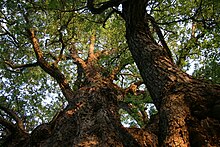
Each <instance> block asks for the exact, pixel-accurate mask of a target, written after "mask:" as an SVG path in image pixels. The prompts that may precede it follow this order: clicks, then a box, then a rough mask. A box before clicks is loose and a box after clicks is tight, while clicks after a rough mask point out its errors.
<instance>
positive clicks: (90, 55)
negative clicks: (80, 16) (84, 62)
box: [88, 34, 96, 62]
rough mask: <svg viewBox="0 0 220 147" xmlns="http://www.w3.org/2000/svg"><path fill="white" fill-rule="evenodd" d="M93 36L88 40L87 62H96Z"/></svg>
mask: <svg viewBox="0 0 220 147" xmlns="http://www.w3.org/2000/svg"><path fill="white" fill-rule="evenodd" d="M95 39H96V37H95V34H93V35H92V36H91V38H90V44H89V57H88V62H91V61H93V60H96V56H95V54H94V49H95Z"/></svg>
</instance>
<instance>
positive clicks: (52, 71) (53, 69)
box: [29, 29, 74, 102]
mask: <svg viewBox="0 0 220 147" xmlns="http://www.w3.org/2000/svg"><path fill="white" fill-rule="evenodd" d="M29 33H30V36H31V41H32V44H33V48H34V52H35V55H36V57H37V61H38V63H39V66H40V67H41V68H42V69H43V70H44V71H45V72H46V73H48V74H49V75H50V76H52V77H53V78H54V79H56V81H57V82H58V84H59V86H60V88H61V90H62V92H63V95H64V96H65V97H66V99H67V101H69V102H70V101H71V100H72V98H73V94H74V93H73V91H72V89H71V88H70V86H69V83H68V81H67V80H66V78H65V76H64V75H63V74H62V73H61V72H60V70H59V69H58V67H57V66H54V65H50V64H49V63H48V62H47V61H45V59H44V56H43V52H42V51H41V49H40V46H39V43H38V39H37V38H36V36H35V32H34V30H33V29H30V30H29Z"/></svg>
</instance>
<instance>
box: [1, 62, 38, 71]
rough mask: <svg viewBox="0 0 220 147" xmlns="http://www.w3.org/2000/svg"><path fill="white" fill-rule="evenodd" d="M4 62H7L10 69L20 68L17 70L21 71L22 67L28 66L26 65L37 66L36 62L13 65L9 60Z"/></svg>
mask: <svg viewBox="0 0 220 147" xmlns="http://www.w3.org/2000/svg"><path fill="white" fill-rule="evenodd" d="M4 63H5V64H7V65H8V66H10V67H11V68H12V69H20V70H19V71H22V70H23V69H25V68H28V67H36V66H38V63H37V62H35V63H29V64H21V65H14V64H12V63H11V62H9V61H4Z"/></svg>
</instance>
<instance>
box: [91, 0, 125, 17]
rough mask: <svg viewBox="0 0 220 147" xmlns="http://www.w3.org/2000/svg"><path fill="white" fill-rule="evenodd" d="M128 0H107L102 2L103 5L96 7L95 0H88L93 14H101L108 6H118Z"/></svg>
mask: <svg viewBox="0 0 220 147" xmlns="http://www.w3.org/2000/svg"><path fill="white" fill-rule="evenodd" d="M125 1H126V0H109V1H107V2H104V3H101V6H100V7H98V8H95V5H94V0H87V7H88V8H89V10H90V11H91V12H92V13H93V14H101V13H102V12H104V11H105V10H106V9H108V8H112V7H116V6H119V5H120V4H122V3H123V2H125Z"/></svg>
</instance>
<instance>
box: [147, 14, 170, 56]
mask: <svg viewBox="0 0 220 147" xmlns="http://www.w3.org/2000/svg"><path fill="white" fill-rule="evenodd" d="M147 18H148V20H150V22H151V24H152V25H153V27H154V29H155V31H156V33H157V36H158V38H159V40H160V42H161V44H162V46H163V48H164V49H165V50H166V52H167V54H168V56H169V57H170V59H172V54H171V51H170V49H169V47H168V45H167V43H166V41H165V39H164V36H163V33H162V32H161V30H160V27H159V26H158V24H157V23H156V21H155V19H154V17H152V16H151V15H147Z"/></svg>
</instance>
